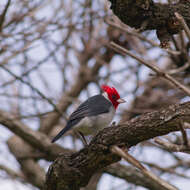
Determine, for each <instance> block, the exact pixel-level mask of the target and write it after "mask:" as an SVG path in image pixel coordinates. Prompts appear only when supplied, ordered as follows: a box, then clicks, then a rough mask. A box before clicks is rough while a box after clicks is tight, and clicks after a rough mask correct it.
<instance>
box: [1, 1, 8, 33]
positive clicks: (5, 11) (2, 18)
mask: <svg viewBox="0 0 190 190" xmlns="http://www.w3.org/2000/svg"><path fill="white" fill-rule="evenodd" d="M10 4H11V0H8V2H7V4H6V6H5V9H4V10H3V13H2V14H1V15H0V32H1V31H2V28H3V23H4V21H5V16H6V13H7V10H8V8H9V5H10Z"/></svg>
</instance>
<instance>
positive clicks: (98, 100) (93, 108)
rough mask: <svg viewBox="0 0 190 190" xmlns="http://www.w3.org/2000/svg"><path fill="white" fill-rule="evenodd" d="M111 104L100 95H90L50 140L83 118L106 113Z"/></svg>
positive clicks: (54, 139)
mask: <svg viewBox="0 0 190 190" xmlns="http://www.w3.org/2000/svg"><path fill="white" fill-rule="evenodd" d="M111 106H112V103H111V102H110V101H108V100H107V99H106V98H104V97H103V96H102V95H96V96H92V97H90V98H89V99H88V100H86V101H85V102H83V103H82V104H81V105H80V106H79V107H78V108H77V109H76V110H75V111H74V112H73V113H72V114H71V116H70V117H69V120H68V122H67V125H66V126H65V128H64V129H62V130H61V131H60V132H59V133H58V134H57V135H56V136H55V137H54V138H53V140H52V142H55V141H56V140H58V139H59V138H60V137H61V136H62V135H63V134H64V133H66V132H67V131H68V130H70V129H71V128H72V127H73V126H74V125H76V124H78V123H79V122H80V121H81V120H82V119H83V118H85V117H88V116H96V115H99V114H103V113H108V112H109V110H110V108H111Z"/></svg>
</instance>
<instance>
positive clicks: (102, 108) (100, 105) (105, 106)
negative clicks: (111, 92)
mask: <svg viewBox="0 0 190 190" xmlns="http://www.w3.org/2000/svg"><path fill="white" fill-rule="evenodd" d="M111 106H112V103H111V102H110V101H108V100H107V99H106V98H104V96H102V95H96V96H92V97H90V98H89V99H88V100H86V101H85V102H83V103H82V104H81V105H80V106H79V107H78V108H77V109H76V111H74V112H73V113H72V114H71V116H70V118H69V121H72V120H75V119H82V118H84V117H88V116H96V115H99V114H103V113H108V112H109V110H110V107H111Z"/></svg>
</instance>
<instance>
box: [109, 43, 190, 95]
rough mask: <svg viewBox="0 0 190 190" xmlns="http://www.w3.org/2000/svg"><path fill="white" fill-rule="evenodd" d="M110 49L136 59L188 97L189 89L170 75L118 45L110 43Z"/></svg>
mask: <svg viewBox="0 0 190 190" xmlns="http://www.w3.org/2000/svg"><path fill="white" fill-rule="evenodd" d="M111 47H112V48H113V49H115V50H116V51H117V52H119V53H121V54H122V55H126V54H127V55H129V56H131V57H132V58H134V59H136V60H137V61H139V62H140V63H142V64H143V65H145V66H147V67H148V68H150V69H151V70H153V71H154V72H156V74H157V75H158V76H160V77H162V78H164V79H166V80H167V81H169V82H171V83H172V84H174V85H175V86H176V87H178V88H179V89H181V90H182V91H184V92H185V93H186V94H187V95H189V96H190V89H189V88H187V87H186V86H184V85H183V84H181V83H180V82H178V81H177V80H176V79H175V78H173V77H172V76H171V75H169V74H168V73H165V72H164V71H162V70H161V69H160V68H159V67H157V66H156V65H153V64H151V63H149V62H147V61H145V60H143V59H142V58H140V57H137V56H136V55H134V54H133V53H131V52H130V51H129V50H127V49H125V48H123V47H121V46H119V45H118V44H116V43H114V42H111Z"/></svg>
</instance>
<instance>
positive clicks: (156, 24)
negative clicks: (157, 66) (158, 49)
mask: <svg viewBox="0 0 190 190" xmlns="http://www.w3.org/2000/svg"><path fill="white" fill-rule="evenodd" d="M109 1H110V2H111V9H112V11H113V13H114V14H115V15H116V16H117V17H118V18H119V19H120V20H121V21H122V22H123V23H125V24H127V25H129V26H131V27H134V28H136V29H142V30H156V31H157V36H158V38H159V39H160V41H164V40H168V39H169V38H170V35H172V34H177V33H178V32H179V31H180V30H181V29H182V28H181V25H180V23H179V22H178V20H177V18H176V17H175V15H174V13H175V12H178V13H179V14H181V15H182V16H183V17H184V19H185V21H186V22H187V25H188V26H190V14H189V13H190V0H181V1H179V2H178V3H176V4H161V3H154V2H153V1H152V0H109Z"/></svg>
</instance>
